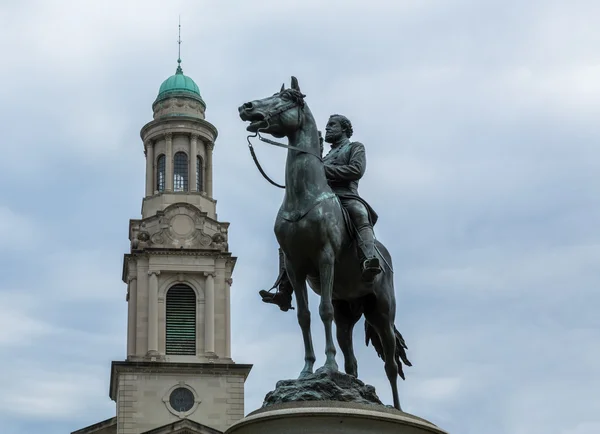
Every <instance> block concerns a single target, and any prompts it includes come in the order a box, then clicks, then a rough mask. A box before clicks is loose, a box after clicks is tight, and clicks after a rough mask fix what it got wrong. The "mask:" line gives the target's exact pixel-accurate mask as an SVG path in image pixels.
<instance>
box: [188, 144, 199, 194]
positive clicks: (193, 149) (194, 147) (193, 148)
mask: <svg viewBox="0 0 600 434" xmlns="http://www.w3.org/2000/svg"><path fill="white" fill-rule="evenodd" d="M197 156H198V134H191V135H190V158H189V160H190V161H189V163H190V168H189V172H190V175H189V179H190V191H192V192H196V191H198V188H197V186H198V181H197V177H198V174H197V173H196V159H197Z"/></svg>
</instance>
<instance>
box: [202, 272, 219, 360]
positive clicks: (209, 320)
mask: <svg viewBox="0 0 600 434" xmlns="http://www.w3.org/2000/svg"><path fill="white" fill-rule="evenodd" d="M204 276H205V279H206V280H205V285H204V291H205V293H204V321H205V323H204V332H205V337H204V345H205V347H204V348H205V352H206V355H207V356H209V357H215V356H216V354H215V275H214V273H204Z"/></svg>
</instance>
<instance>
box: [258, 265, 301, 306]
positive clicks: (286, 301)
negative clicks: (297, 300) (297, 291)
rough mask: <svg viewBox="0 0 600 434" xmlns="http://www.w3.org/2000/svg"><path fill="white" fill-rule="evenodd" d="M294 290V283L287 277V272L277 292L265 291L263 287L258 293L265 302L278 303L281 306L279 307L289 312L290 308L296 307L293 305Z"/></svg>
mask: <svg viewBox="0 0 600 434" xmlns="http://www.w3.org/2000/svg"><path fill="white" fill-rule="evenodd" d="M292 292H293V290H292V285H291V284H290V281H289V280H288V278H287V274H285V276H284V278H283V279H282V282H281V283H280V284H279V286H278V287H277V292H276V293H272V292H269V291H265V290H264V289H261V290H260V291H259V292H258V293H259V294H260V296H261V297H262V301H263V302H265V303H272V304H276V305H277V306H279V309H281V310H282V311H284V312H287V311H288V310H290V309H292V310H293V309H294V308H293V307H292Z"/></svg>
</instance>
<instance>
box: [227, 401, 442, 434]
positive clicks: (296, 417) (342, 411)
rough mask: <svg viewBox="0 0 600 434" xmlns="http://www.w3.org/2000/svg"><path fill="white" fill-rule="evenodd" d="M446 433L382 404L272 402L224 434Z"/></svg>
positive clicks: (419, 419)
mask: <svg viewBox="0 0 600 434" xmlns="http://www.w3.org/2000/svg"><path fill="white" fill-rule="evenodd" d="M325 433H328V434H329V433H332V434H335V433H337V434H364V433H377V434H392V433H393V434H447V433H446V431H444V430H442V429H440V428H438V427H437V426H435V425H434V424H432V423H431V422H428V421H426V420H425V419H421V418H419V417H417V416H413V415H411V414H408V413H404V412H402V411H398V410H396V409H393V408H388V407H384V406H382V405H371V404H358V403H355V402H339V401H301V402H289V403H284V404H274V405H271V406H268V407H263V408H261V409H260V410H257V411H254V412H252V413H250V414H249V415H248V416H246V417H245V418H244V419H242V420H240V421H239V422H237V423H235V424H234V425H232V426H231V427H230V428H229V429H228V430H227V431H226V432H225V434H325Z"/></svg>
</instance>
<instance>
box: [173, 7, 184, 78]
mask: <svg viewBox="0 0 600 434" xmlns="http://www.w3.org/2000/svg"><path fill="white" fill-rule="evenodd" d="M177 45H178V52H177V71H175V73H176V74H183V69H181V15H179V38H178V39H177Z"/></svg>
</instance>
